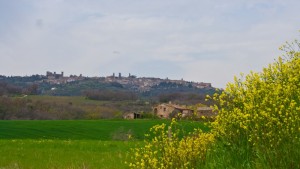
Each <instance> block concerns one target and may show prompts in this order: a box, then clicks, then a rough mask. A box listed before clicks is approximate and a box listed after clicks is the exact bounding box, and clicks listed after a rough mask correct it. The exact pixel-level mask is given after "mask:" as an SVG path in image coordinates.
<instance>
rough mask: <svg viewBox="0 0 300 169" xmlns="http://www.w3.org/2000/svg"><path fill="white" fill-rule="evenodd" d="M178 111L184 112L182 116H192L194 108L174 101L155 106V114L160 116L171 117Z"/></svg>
mask: <svg viewBox="0 0 300 169" xmlns="http://www.w3.org/2000/svg"><path fill="white" fill-rule="evenodd" d="M178 113H181V114H182V117H187V116H191V115H192V114H193V110H192V109H189V108H186V107H185V106H180V105H176V104H172V103H163V104H160V105H158V106H156V107H154V114H155V115H156V116H158V117H160V118H170V117H174V116H176V115H177V114H178Z"/></svg>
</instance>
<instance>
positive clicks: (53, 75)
mask: <svg viewBox="0 0 300 169" xmlns="http://www.w3.org/2000/svg"><path fill="white" fill-rule="evenodd" d="M46 77H47V78H48V79H59V78H62V77H64V72H61V74H57V73H56V72H53V73H52V72H49V71H47V72H46Z"/></svg>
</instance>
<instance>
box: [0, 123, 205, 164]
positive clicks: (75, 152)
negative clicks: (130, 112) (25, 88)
mask: <svg viewBox="0 0 300 169" xmlns="http://www.w3.org/2000/svg"><path fill="white" fill-rule="evenodd" d="M161 123H169V121H167V120H95V121H0V146H1V151H0V168H1V169H2V168H8V169H10V168H11V169H14V168H24V169H27V168H112V169H113V168H126V165H125V164H124V162H125V160H126V156H127V152H128V150H130V148H132V147H134V146H135V145H137V144H143V142H142V140H143V139H144V134H145V133H147V132H148V131H149V129H150V127H152V126H153V125H155V124H161ZM180 125H181V126H182V127H183V128H184V129H185V130H186V131H192V130H193V128H195V127H199V128H202V129H203V130H205V131H207V130H209V129H208V128H207V127H205V126H204V125H203V124H202V123H200V122H188V121H182V122H180ZM128 134H130V135H132V136H133V138H134V139H133V140H127V139H128Z"/></svg>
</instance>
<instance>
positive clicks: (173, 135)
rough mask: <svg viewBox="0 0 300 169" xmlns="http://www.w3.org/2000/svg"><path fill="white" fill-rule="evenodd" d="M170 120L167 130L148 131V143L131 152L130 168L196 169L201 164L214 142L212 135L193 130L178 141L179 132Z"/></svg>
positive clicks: (165, 126)
mask: <svg viewBox="0 0 300 169" xmlns="http://www.w3.org/2000/svg"><path fill="white" fill-rule="evenodd" d="M177 127H178V126H177V122H176V121H175V119H173V120H172V122H171V124H170V126H167V125H166V124H161V125H156V126H154V127H152V128H151V129H150V131H151V132H152V134H151V135H146V136H147V137H149V138H151V139H148V140H147V139H146V140H145V146H144V147H141V148H135V149H133V150H132V154H133V155H132V156H131V162H130V163H129V166H130V167H131V168H138V169H146V168H149V169H152V168H161V169H163V168H166V169H168V168H195V167H197V166H199V165H201V164H202V163H204V161H205V158H206V153H207V151H208V150H209V145H210V144H211V143H212V142H213V141H214V136H213V135H212V134H211V133H203V132H202V131H201V130H196V129H195V131H194V132H193V133H190V134H189V135H188V136H185V137H181V136H180V135H181V132H182V130H180V129H178V128H177Z"/></svg>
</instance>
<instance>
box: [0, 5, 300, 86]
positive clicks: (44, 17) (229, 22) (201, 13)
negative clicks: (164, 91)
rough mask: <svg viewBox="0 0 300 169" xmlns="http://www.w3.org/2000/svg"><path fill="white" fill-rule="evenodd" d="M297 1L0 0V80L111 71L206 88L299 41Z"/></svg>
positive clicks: (268, 59)
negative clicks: (200, 84)
mask: <svg viewBox="0 0 300 169" xmlns="http://www.w3.org/2000/svg"><path fill="white" fill-rule="evenodd" d="M299 7H300V1H299V0H226V1H224V0H106V1H104V0H0V58H1V60H0V74H2V75H9V76H10V75H32V74H45V73H46V71H56V72H61V71H64V72H65V74H66V75H70V74H77V75H79V74H83V75H84V76H108V75H111V74H112V73H113V72H115V73H119V72H121V73H122V75H126V76H127V75H128V73H131V74H134V75H137V76H138V77H160V78H166V77H168V78H169V79H181V78H183V79H184V80H188V81H198V82H202V81H203V82H211V83H212V85H213V86H215V87H225V84H226V83H227V82H230V81H232V80H233V77H234V75H239V74H240V72H244V73H248V72H249V71H250V70H254V71H260V70H261V69H262V67H264V66H267V64H268V63H271V62H273V61H274V59H275V58H277V57H278V56H279V55H280V54H282V53H281V52H280V51H279V50H278V47H279V46H280V45H282V44H283V43H284V42H285V41H292V40H293V39H296V38H297V39H299V35H300V33H299V32H298V31H299V30H300V18H299V16H300V10H299Z"/></svg>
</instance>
